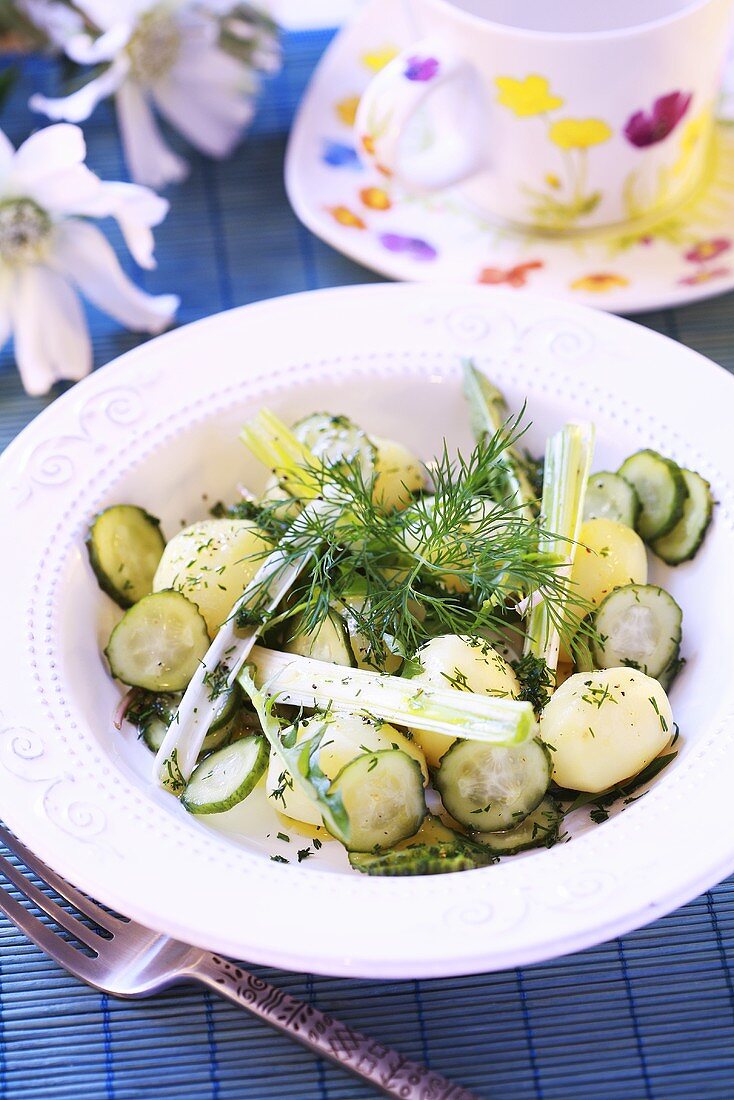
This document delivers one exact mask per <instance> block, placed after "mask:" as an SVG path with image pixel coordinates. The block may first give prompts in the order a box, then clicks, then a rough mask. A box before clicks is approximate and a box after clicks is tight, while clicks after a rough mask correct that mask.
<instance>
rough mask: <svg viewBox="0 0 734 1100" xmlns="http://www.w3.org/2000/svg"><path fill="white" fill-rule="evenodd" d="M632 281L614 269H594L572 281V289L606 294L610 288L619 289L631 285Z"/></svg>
mask: <svg viewBox="0 0 734 1100" xmlns="http://www.w3.org/2000/svg"><path fill="white" fill-rule="evenodd" d="M629 285H630V281H629V279H627V278H626V277H625V276H624V275H617V274H616V273H615V272H612V271H594V272H592V273H591V274H589V275H582V276H581V277H580V278H578V279H574V280H573V282H572V283H571V290H583V291H590V292H591V293H592V294H606V293H607V292H608V291H610V290H619V289H621V288H623V287H626V286H629Z"/></svg>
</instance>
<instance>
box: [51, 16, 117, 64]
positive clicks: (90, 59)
mask: <svg viewBox="0 0 734 1100" xmlns="http://www.w3.org/2000/svg"><path fill="white" fill-rule="evenodd" d="M133 30H134V24H133V22H132V20H129V21H124V20H123V21H120V22H119V23H115V24H114V25H113V26H111V27H110V28H109V30H107V31H105V32H104V34H100V35H99V36H98V37H97V38H92V37H91V35H88V34H77V35H74V37H73V38H70V39H69V41H68V42H66V44H65V45H64V51H65V53H66V54H67V55H68V56H69V57H70V58H71V60H72V61H76V62H77V63H78V64H79V65H98V64H99V62H100V61H112V60H113V58H114V57H116V56H117V54H118V53H119V52H120V50H124V48H125V46H126V45H127V44H128V42H129V40H130V36H131V34H132V33H133Z"/></svg>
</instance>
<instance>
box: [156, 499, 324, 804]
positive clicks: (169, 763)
mask: <svg viewBox="0 0 734 1100" xmlns="http://www.w3.org/2000/svg"><path fill="white" fill-rule="evenodd" d="M323 507H324V504H323V502H322V501H312V502H311V503H310V504H309V505H308V506H307V509H311V510H313V511H316V510H318V509H321V508H323ZM304 514H305V511H304ZM299 523H303V519H302V518H301V517H299V518H298V519H296V521H295V522H294V524H293V530H294V531H296V532H297V529H298V525H299ZM313 553H314V547H313V545H309V546H304V548H303V551H302V552H301V553H299V554H294V553H293V550H292V549H291V550H290V551H289V552H288V554H285V553H284V552H283V551H281V550H278V549H275V550H274V551H273V553H272V554H270V555H269V556H268V557H267V558H266V559H265V561H264V562H263V564H262V565H261V566H260V568H259V569H258V571H257V573H256V574H255V576H254V577H253V579H252V580H251V581H250V583H249V584H248V585H247V587H246V588H245V591H244V592H243V593H242V595H241V596H240V598H239V599H238V600H237V602H236V603H235V605H234V607H233V608H232V610H231V612H230V614H229V617H228V618H227V621H226V622H225V623H223V624H222V626H221V627H220V628H219V632H218V634H217V636H216V638H215V639H214V641H213V642H212V644H211V645H210V647H209V649H208V650H207V652H206V654H205V655H204V658H203V660H202V661H201V664H200V665H199V667H198V669H197V670H196V672H195V673H194V676H193V677H192V679H191V682H190V683H189V685H188V687H187V688H186V691H185V693H184V697H183V699H182V700H181V702H180V704H179V707H178V710H177V711H176V714H175V715H174V717H173V721H172V722H171V724H170V726H169V727H168V731H167V733H166V736H165V737H164V738H163V743H162V745H161V747H160V749H159V750H158V752H157V753H156V757H155V761H154V762H153V777H154V780H155V781H156V782H157V783H160V784H161V785H162V786H164V787H171V788H174V789H175V788H176V787H180V786H181V785H182V784H183V783H185V782H187V781H188V779H189V778H190V776H191V773H192V771H193V770H194V767H195V765H196V760H197V757H198V755H199V753H200V752H201V746H202V745H203V743H204V738H205V737H206V734H207V730H208V729H209V726H210V725H211V723H212V721H213V719H214V715H215V713H216V711H217V708H218V706H220V696H221V695H222V694H223V692H224V691H225V690H226V689H227V688H229V687H231V685H232V684H233V683H234V681H235V680H236V678H237V674H238V673H239V672H240V670H241V668H242V666H243V665H244V663H245V661H246V660H247V658H248V656H249V654H250V650H251V649H252V647H253V645H254V644H255V642H256V640H257V638H258V636H259V635H260V633H261V631H262V629H263V627H264V625H265V623H266V621H267V618H268V615H269V614H270V613H271V612H272V611H274V610H275V609H276V608H277V607H278V605H279V604H280V602H281V600H282V599H283V597H284V596H285V595H286V594H287V593H288V592H289V591H290V589H291V588H292V587H293V585H294V584H295V582H296V580H297V579H298V577H299V576H300V574H301V572H302V571H303V569H304V567H305V566H306V564H307V563H308V562H309V561H310V559H311V557H312V555H313ZM252 606H256V607H257V610H258V614H259V616H260V620H261V621H260V622H258V623H255V624H253V625H252V626H251V627H249V628H247V629H246V630H244V631H242V630H239V629H238V628H237V615H238V613H239V612H240V611H242V610H244V609H246V608H248V607H252ZM213 683H216V685H217V687H216V690H212V684H213Z"/></svg>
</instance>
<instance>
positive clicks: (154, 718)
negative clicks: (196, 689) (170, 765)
mask: <svg viewBox="0 0 734 1100" xmlns="http://www.w3.org/2000/svg"><path fill="white" fill-rule="evenodd" d="M234 698H235V700H237V705H235V707H234V709H232V707H231V705H229V704H228V705H227V707H226V709H227V712H228V713H229V718H228V720H227V722H226V723H222V722H218V720H215V722H213V723H212V724H211V725H210V726H209V731H208V734H207V736H206V737H205V738H204V744H202V746H201V752H200V756H202V755H206V753H207V752H211V751H212V749H217V748H219V746H220V745H223V744H224V742H226V741H228V740H229V739H230V737H232V735H233V734H234V731H235V729H239V725H240V724H239V723H238V722H237V717H238V714H239V709H240V705H241V702H242V697H241V694H240V695H237V693H234ZM180 701H182V695H180V694H179V693H176V694H167V695H163V694H161V695H155V694H152V693H151V692H144V691H141V692H140V697H139V698H136V700H135V701H134V702H133V703H132V704H131V705H130V706H129V707H128V712H127V714H125V718H127V720H128V722H129V723H130V724H131V725H133V726H135V727H136V729H138V733H139V735H140V737H141V739H142V740H143V741H144V742H145V745H146V746H147V748H149V749H151V751H152V752H157V751H158V749H160V748H161V746H162V745H163V738H164V737H165V735H166V733H167V731H168V726H169V725H171V723H172V722H173V719H174V717H175V715H176V711H177V709H178V704H179V703H180ZM242 729H243V731H244V727H242ZM248 733H251V730H250V729H249V730H248Z"/></svg>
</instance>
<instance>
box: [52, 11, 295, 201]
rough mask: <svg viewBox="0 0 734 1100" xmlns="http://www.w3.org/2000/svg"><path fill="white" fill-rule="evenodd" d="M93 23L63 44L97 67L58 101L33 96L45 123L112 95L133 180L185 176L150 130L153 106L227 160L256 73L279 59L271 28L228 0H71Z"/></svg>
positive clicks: (73, 118) (87, 109)
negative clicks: (91, 30) (93, 74)
mask: <svg viewBox="0 0 734 1100" xmlns="http://www.w3.org/2000/svg"><path fill="white" fill-rule="evenodd" d="M75 6H76V8H78V9H79V10H80V11H81V12H82V14H83V15H84V16H85V17H86V19H87V20H88V22H89V23H91V24H92V25H93V26H94V27H96V28H97V29H98V31H99V33H98V34H97V35H95V36H93V35H91V34H88V33H72V34H70V35H69V37H68V38H66V40H65V41H64V42H63V43H62V47H63V49H64V51H65V52H66V54H67V55H68V56H69V57H70V58H71V59H72V61H75V62H77V63H79V64H82V65H95V66H99V65H102V66H104V67H103V69H102V71H101V73H100V74H99V75H98V76H96V77H94V78H93V79H92V80H90V81H89V82H88V83H87V84H85V85H83V87H81V88H79V89H78V91H76V92H73V93H72V94H71V95H69V96H66V97H65V98H63V99H49V98H47V97H46V96H42V95H34V96H32V98H31V100H30V105H31V107H32V108H33V109H34V110H37V111H42V112H43V113H44V114H46V115H48V117H49V118H52V119H66V120H67V121H69V122H81V121H83V120H84V119H86V118H89V116H90V114H91V113H92V111H93V110H94V108H95V107H96V106H97V104H98V103H99V102H100V100H102V99H105V98H106V97H107V96H110V95H114V96H115V103H116V107H117V118H118V122H119V125H120V133H121V136H122V142H123V147H124V150H125V158H126V160H127V164H128V167H129V169H130V173H131V176H132V178H133V179H134V180H137V182H138V183H144V184H147V185H148V186H149V187H155V188H156V189H158V188H161V187H164V186H165V185H166V184H168V183H174V182H176V181H178V180H181V179H183V178H184V176H185V175H186V173H187V171H188V165H187V163H186V161H185V160H184V159H183V158H182V157H180V156H178V154H177V153H174V152H173V150H172V149H170V148H169V147H168V145H167V144H166V142H165V141H164V139H163V137H162V135H161V132H160V130H159V128H158V124H157V121H156V117H155V114H154V108H155V111H157V112H158V113H159V114H160V115H162V116H163V118H164V119H166V121H167V122H169V123H170V124H171V126H173V128H174V129H176V130H178V131H179V132H180V133H181V134H183V136H184V137H185V138H186V140H187V141H189V142H190V143H191V145H193V146H195V147H196V148H197V149H199V150H200V151H201V152H203V153H207V154H209V155H210V156H213V157H224V156H227V155H228V154H229V153H230V152H231V151H232V149H233V148H234V146H235V144H236V143H237V141H238V140H239V139H240V137H241V136H242V133H243V131H244V129H245V127H246V126H247V124H248V123H249V121H250V119H251V118H252V115H253V111H254V95H255V93H256V91H257V76H256V71H257V70H258V69H260V70H268V71H271V70H272V69H273V68H274V67H276V66H277V63H278V55H277V48H276V43H275V37H274V34H273V30H272V28H271V26H270V25H269V23H268V22H267V21H266V20H264V18H263V17H262V16H260V15H256V14H255V13H254V12H253V11H252V10H251V9H249V8H247V7H246V6H245V5H242V4H238V3H235V2H234V0H164V2H161V0H75Z"/></svg>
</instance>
